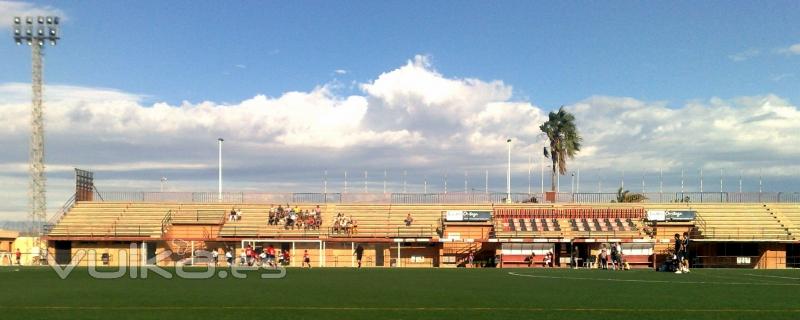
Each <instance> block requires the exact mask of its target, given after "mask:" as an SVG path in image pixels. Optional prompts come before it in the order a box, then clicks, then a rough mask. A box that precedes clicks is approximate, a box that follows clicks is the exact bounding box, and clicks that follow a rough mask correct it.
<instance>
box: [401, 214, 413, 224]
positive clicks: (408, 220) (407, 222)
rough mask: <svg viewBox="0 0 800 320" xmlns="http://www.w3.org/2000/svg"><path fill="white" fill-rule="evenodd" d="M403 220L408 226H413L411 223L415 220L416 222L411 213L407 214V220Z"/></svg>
mask: <svg viewBox="0 0 800 320" xmlns="http://www.w3.org/2000/svg"><path fill="white" fill-rule="evenodd" d="M403 222H405V224H406V227H410V226H411V223H413V222H414V218H413V217H411V214H410V213H409V214H408V215H407V216H406V219H405V220H403Z"/></svg>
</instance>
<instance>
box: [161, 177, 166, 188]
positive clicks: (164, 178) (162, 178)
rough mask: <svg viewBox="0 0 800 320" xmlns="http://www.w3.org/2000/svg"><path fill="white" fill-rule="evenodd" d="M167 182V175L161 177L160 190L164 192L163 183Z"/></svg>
mask: <svg viewBox="0 0 800 320" xmlns="http://www.w3.org/2000/svg"><path fill="white" fill-rule="evenodd" d="M166 182H167V177H161V192H164V183H166Z"/></svg>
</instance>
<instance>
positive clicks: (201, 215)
mask: <svg viewBox="0 0 800 320" xmlns="http://www.w3.org/2000/svg"><path fill="white" fill-rule="evenodd" d="M275 206H277V204H276V205H275ZM292 206H294V205H292ZM270 207H271V205H270V204H233V203H164V202H162V203H158V202H151V203H148V202H102V201H98V202H78V203H76V205H75V206H74V207H73V208H72V209H71V210H70V211H69V212H68V213H67V214H66V215H65V216H64V217H63V218H62V219H61V220H60V221H59V222H58V224H57V225H55V226H54V227H53V229H52V230H51V231H50V233H49V236H50V237H159V236H162V235H163V233H164V232H165V228H162V227H163V226H162V224H163V223H165V217H167V213H169V218H170V219H167V220H166V223H167V226H166V227H167V228H166V229H168V227H169V224H203V225H221V228H220V236H221V237H254V238H255V237H267V238H269V237H313V238H326V237H357V238H435V237H438V236H439V233H440V231H441V227H442V221H441V219H442V212H443V211H447V210H478V211H493V212H494V216H493V217H494V218H493V219H494V220H493V223H494V229H495V236H496V237H499V238H503V237H506V238H507V237H623V238H628V237H631V238H635V237H645V236H646V235H645V234H644V233H643V232H642V228H643V226H642V223H643V219H642V218H641V217H642V216H643V214H644V212H646V210H694V211H696V212H697V219H696V220H695V221H694V222H693V223H694V226H695V229H696V230H697V233H698V234H697V238H698V239H709V240H715V239H716V240H790V239H800V205H798V204H785V203H774V204H773V203H770V204H760V203H749V204H735V203H636V204H623V203H609V204H513V205H505V204H501V205H492V204H415V205H398V204H347V203H344V204H342V203H340V204H323V205H320V208H321V209H322V221H321V227H320V228H319V229H318V230H317V229H313V228H302V229H301V228H295V229H288V230H287V229H286V228H285V227H284V226H282V225H279V226H271V225H268V224H267V220H268V215H269V214H268V212H269V208H270ZM315 207H316V205H315V204H304V205H299V209H301V210H303V211H305V210H309V211H312V212H313V210H314V208H315ZM233 208H237V209H239V210H241V212H242V217H241V220H239V221H228V219H227V215H228V212H230V211H231V209H233ZM511 209H524V210H528V209H531V210H533V209H535V210H540V211H536V212H539V213H541V212H544V211H541V210H545V211H546V210H551V211H549V212H551V213H552V212H554V211H552V210H559V211H558V212H559V213H558V214H560V215H558V216H552V215H547V214H551V213H542V214H539V215H529V216H525V215H514V214H512V213H510V212H513V210H511ZM503 210H505V211H503ZM509 210H511V211H509ZM498 212H505V213H504V214H498ZM338 213H342V214H344V215H345V216H348V217H350V218H352V219H355V220H356V221H357V222H358V228H357V229H356V230H354V231H353V232H352V233H345V232H339V233H335V232H333V230H332V228H331V227H332V222H333V219H334V217H335V216H336V215H337V214H338ZM561 213H563V214H561ZM408 214H411V216H412V217H413V218H414V222H413V223H412V224H411V226H406V225H405V222H404V220H405V218H406V216H407V215H408Z"/></svg>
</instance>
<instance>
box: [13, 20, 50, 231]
mask: <svg viewBox="0 0 800 320" xmlns="http://www.w3.org/2000/svg"><path fill="white" fill-rule="evenodd" d="M58 28H59V17H56V16H47V17H44V16H37V17H31V16H28V17H25V18H24V19H23V18H22V17H14V18H13V24H12V28H11V29H12V32H13V34H14V42H16V43H17V45H21V44H22V43H23V42H25V43H27V44H28V46H30V47H31V88H32V91H33V95H32V108H31V140H30V155H29V157H30V158H29V171H30V176H31V181H30V220H31V233H32V234H34V235H42V231H43V230H42V224H43V223H44V222H45V221H46V220H47V197H46V186H45V184H46V182H47V179H46V177H45V172H44V168H45V166H44V116H43V113H44V110H43V109H44V106H43V105H42V82H43V80H42V79H43V71H42V69H43V63H42V50H44V47H45V44H46V43H50V45H53V46H55V45H56V43H57V42H58V40H60V39H61V38H60V37H59V30H58Z"/></svg>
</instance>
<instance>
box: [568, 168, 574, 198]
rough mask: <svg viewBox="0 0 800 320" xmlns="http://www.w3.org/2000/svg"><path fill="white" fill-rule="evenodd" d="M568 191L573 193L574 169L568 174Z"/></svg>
mask: <svg viewBox="0 0 800 320" xmlns="http://www.w3.org/2000/svg"><path fill="white" fill-rule="evenodd" d="M569 193H570V194H573V193H575V172H574V171H573V172H572V173H571V174H570V179H569Z"/></svg>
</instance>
